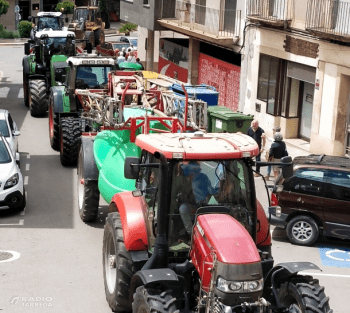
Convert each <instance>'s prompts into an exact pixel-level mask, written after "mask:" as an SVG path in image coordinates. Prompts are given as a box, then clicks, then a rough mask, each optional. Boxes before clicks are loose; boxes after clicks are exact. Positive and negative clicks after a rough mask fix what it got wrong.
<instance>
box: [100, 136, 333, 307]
mask: <svg viewBox="0 0 350 313" xmlns="http://www.w3.org/2000/svg"><path fill="white" fill-rule="evenodd" d="M135 143H136V145H137V146H138V147H139V148H140V149H141V150H142V152H141V157H140V158H136V157H129V158H126V160H125V166H124V175H125V177H126V178H129V179H136V188H137V189H136V190H134V191H128V192H121V193H118V194H116V195H115V196H114V197H113V199H112V201H111V203H110V205H109V211H110V213H109V214H108V217H107V219H106V224H105V229H104V237H103V271H104V283H105V292H106V298H107V301H108V303H109V305H110V308H111V309H112V310H113V311H114V312H124V311H125V312H126V311H133V312H134V313H141V312H145V313H150V312H162V313H168V312H169V313H175V312H194V311H197V312H203V313H204V312H206V313H209V312H213V313H234V312H240V313H241V312H256V313H272V312H290V313H292V312H293V313H316V312H317V313H331V312H332V310H331V309H330V308H329V298H328V297H326V295H325V293H324V288H323V287H321V286H320V285H319V282H318V280H316V279H313V278H312V277H311V276H304V275H300V274H298V272H299V271H303V270H309V269H312V270H319V268H318V267H317V266H316V265H315V264H312V263H309V262H303V263H298V262H290V263H281V264H277V265H276V266H273V263H274V260H273V258H272V255H271V236H270V232H269V223H268V220H267V218H266V215H265V212H264V210H263V208H262V206H261V205H260V203H259V202H258V201H257V199H256V194H255V185H254V177H253V169H252V166H253V165H254V162H253V161H252V158H253V157H254V156H256V155H257V154H258V153H259V150H258V146H257V144H256V142H255V141H254V140H253V139H252V138H250V137H248V136H246V135H243V134H231V133H217V134H204V133H202V132H195V133H152V134H140V135H138V136H137V137H136V141H135ZM282 162H283V163H282V170H283V175H284V176H285V177H287V176H288V175H290V169H291V166H292V164H291V158H290V157H285V158H284V159H283V160H282ZM269 209H270V210H271V211H272V210H273V209H277V208H274V207H270V208H269Z"/></svg>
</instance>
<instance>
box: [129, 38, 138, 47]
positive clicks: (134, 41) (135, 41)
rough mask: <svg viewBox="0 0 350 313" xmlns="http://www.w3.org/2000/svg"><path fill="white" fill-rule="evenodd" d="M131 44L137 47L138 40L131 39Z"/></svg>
mask: <svg viewBox="0 0 350 313" xmlns="http://www.w3.org/2000/svg"><path fill="white" fill-rule="evenodd" d="M130 42H131V44H133V45H134V46H135V47H137V39H130Z"/></svg>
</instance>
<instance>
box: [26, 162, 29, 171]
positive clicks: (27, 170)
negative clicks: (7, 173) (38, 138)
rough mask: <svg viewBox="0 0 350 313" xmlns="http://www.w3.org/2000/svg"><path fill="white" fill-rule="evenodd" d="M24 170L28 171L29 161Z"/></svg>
mask: <svg viewBox="0 0 350 313" xmlns="http://www.w3.org/2000/svg"><path fill="white" fill-rule="evenodd" d="M26 171H29V163H28V164H26Z"/></svg>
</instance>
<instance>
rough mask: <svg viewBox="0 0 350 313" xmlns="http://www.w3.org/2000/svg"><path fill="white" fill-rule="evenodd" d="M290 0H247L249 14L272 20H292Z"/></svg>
mask: <svg viewBox="0 0 350 313" xmlns="http://www.w3.org/2000/svg"><path fill="white" fill-rule="evenodd" d="M289 2H290V1H288V0H247V16H248V17H258V18H261V19H265V20H270V21H286V20H290V19H291V18H290V12H291V10H290V4H289Z"/></svg>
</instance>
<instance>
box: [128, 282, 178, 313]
mask: <svg viewBox="0 0 350 313" xmlns="http://www.w3.org/2000/svg"><path fill="white" fill-rule="evenodd" d="M132 311H133V313H151V312H163V313H174V312H175V311H176V298H173V297H172V295H171V290H166V291H161V290H157V289H151V288H145V287H144V286H140V287H138V288H137V289H136V292H135V293H134V301H133V303H132Z"/></svg>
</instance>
